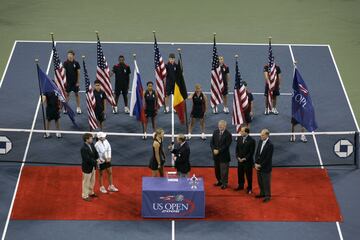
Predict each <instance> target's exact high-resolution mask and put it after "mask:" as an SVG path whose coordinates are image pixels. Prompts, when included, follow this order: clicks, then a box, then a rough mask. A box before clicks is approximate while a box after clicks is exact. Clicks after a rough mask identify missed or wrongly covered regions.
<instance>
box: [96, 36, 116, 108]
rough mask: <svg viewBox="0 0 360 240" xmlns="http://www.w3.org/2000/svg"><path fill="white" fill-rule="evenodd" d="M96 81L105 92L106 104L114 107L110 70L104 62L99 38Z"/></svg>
mask: <svg viewBox="0 0 360 240" xmlns="http://www.w3.org/2000/svg"><path fill="white" fill-rule="evenodd" d="M96 79H98V80H100V82H101V87H102V89H103V91H104V92H105V95H106V98H107V100H108V102H109V103H110V104H111V105H112V106H116V103H115V99H114V96H113V90H112V87H111V82H110V69H109V65H108V63H107V62H106V59H105V56H104V52H103V50H102V47H101V43H100V38H99V36H97V67H96Z"/></svg>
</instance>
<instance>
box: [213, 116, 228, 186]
mask: <svg viewBox="0 0 360 240" xmlns="http://www.w3.org/2000/svg"><path fill="white" fill-rule="evenodd" d="M231 142H232V135H231V133H230V132H229V131H228V130H227V129H226V121H225V120H220V121H219V123H218V129H216V130H215V131H214V133H213V135H212V138H211V142H210V147H211V150H212V154H213V159H214V166H215V176H216V179H217V183H215V186H221V189H226V188H227V185H228V177H229V165H230V160H231V158H230V150H229V149H230V145H231Z"/></svg>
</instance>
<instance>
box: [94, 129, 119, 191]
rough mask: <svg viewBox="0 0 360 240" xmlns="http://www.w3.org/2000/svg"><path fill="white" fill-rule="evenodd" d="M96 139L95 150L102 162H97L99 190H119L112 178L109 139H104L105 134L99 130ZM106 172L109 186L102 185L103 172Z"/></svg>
mask: <svg viewBox="0 0 360 240" xmlns="http://www.w3.org/2000/svg"><path fill="white" fill-rule="evenodd" d="M97 138H98V141H97V142H96V143H95V148H96V151H97V152H98V153H99V158H100V161H101V162H102V163H101V164H99V182H100V192H102V193H107V191H109V192H117V191H119V190H118V189H117V188H116V187H115V186H114V184H113V179H112V168H111V146H110V143H109V141H108V140H107V139H106V134H105V133H103V132H99V133H98V134H97ZM104 170H105V172H106V173H107V176H108V181H109V187H108V188H107V190H106V188H105V187H104V181H103V172H104Z"/></svg>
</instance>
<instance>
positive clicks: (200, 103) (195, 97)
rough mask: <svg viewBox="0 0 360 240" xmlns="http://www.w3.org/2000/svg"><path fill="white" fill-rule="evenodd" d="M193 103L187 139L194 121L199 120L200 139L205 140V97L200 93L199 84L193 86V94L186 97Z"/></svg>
mask: <svg viewBox="0 0 360 240" xmlns="http://www.w3.org/2000/svg"><path fill="white" fill-rule="evenodd" d="M188 98H189V99H192V101H193V107H192V110H191V115H190V116H191V122H190V125H189V139H190V138H191V133H192V130H193V127H194V124H195V121H196V119H199V120H200V128H201V139H202V140H205V139H206V137H205V113H206V109H207V97H206V95H205V94H204V93H203V92H202V90H201V86H200V84H196V85H195V92H194V93H192V94H190V96H189V97H188Z"/></svg>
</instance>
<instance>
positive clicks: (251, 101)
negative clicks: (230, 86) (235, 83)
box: [242, 81, 254, 128]
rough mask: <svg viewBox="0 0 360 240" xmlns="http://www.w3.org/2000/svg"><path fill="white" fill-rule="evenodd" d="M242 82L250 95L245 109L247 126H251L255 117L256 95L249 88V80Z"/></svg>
mask: <svg viewBox="0 0 360 240" xmlns="http://www.w3.org/2000/svg"><path fill="white" fill-rule="evenodd" d="M242 83H243V84H244V86H245V89H246V94H247V96H248V107H247V108H246V109H245V111H244V114H245V123H246V127H247V128H250V123H251V122H252V120H253V118H254V96H253V94H252V93H251V92H250V90H249V89H248V87H247V82H245V81H243V82H242Z"/></svg>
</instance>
